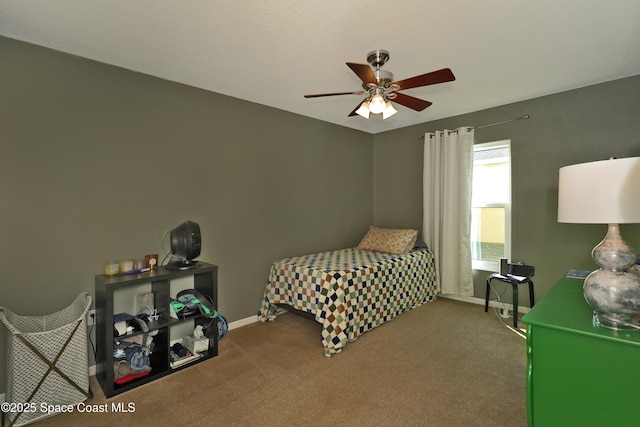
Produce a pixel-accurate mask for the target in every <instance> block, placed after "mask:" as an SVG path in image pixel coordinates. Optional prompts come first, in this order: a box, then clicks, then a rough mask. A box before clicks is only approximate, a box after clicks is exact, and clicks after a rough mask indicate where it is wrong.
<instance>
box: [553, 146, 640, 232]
mask: <svg viewBox="0 0 640 427" xmlns="http://www.w3.org/2000/svg"><path fill="white" fill-rule="evenodd" d="M558 222H569V223H580V224H625V223H638V222H640V157H629V158H624V159H612V160H602V161H598V162H590V163H581V164H577V165H571V166H565V167H562V168H560V175H559V183H558Z"/></svg>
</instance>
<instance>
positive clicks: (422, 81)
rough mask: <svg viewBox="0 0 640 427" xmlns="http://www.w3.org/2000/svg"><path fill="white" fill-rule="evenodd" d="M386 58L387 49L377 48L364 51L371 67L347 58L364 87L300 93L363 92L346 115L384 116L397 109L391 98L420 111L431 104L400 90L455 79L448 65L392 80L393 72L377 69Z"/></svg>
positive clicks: (326, 94)
mask: <svg viewBox="0 0 640 427" xmlns="http://www.w3.org/2000/svg"><path fill="white" fill-rule="evenodd" d="M388 60H389V52H388V51H386V50H381V49H378V50H374V51H371V52H369V53H368V54H367V62H368V63H369V64H371V66H372V67H375V70H374V69H372V68H371V67H370V66H369V65H367V64H357V63H354V62H347V66H348V67H349V68H351V70H352V71H353V72H354V73H356V75H357V76H358V77H359V78H360V80H362V88H363V89H364V90H359V91H354V92H334V93H320V94H314V95H305V96H304V97H305V98H319V97H323V96H336V95H367V97H366V98H365V99H364V100H363V101H362V102H360V104H358V106H357V107H356V108H354V109H353V111H351V113H349V115H348V116H349V117H351V116H355V115H356V114H357V115H360V116H362V117H364V118H366V119H368V118H369V113H373V114H382V118H383V119H386V118H388V117H391V116H393V115H394V114H395V113H397V112H398V111H397V110H396V109H395V108H394V107H393V105H391V102H397V103H398V104H400V105H404V106H405V107H409V108H411V109H412V110H416V111H422V110H424V109H425V108H427V107H428V106H430V105H431V102H429V101H425V100H423V99H419V98H415V97H413V96H409V95H406V94H404V93H401V92H400V91H401V90H405V89H412V88H415V87H421V86H428V85H433V84H438V83H444V82H450V81H453V80H455V79H456V78H455V76H454V75H453V73H452V72H451V70H450V69H449V68H443V69H441V70H437V71H432V72H430V73H426V74H421V75H419V76H415V77H411V78H408V79H404V80H398V81H393V74H391V73H390V72H389V71H385V70H381V69H380V67H382V66H383V65H384V64H385V63H386V62H387V61H388Z"/></svg>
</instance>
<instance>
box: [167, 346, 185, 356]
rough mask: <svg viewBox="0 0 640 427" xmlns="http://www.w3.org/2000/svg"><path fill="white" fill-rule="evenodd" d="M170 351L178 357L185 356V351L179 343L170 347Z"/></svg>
mask: <svg viewBox="0 0 640 427" xmlns="http://www.w3.org/2000/svg"><path fill="white" fill-rule="evenodd" d="M171 350H173V352H174V353H175V354H177V355H178V357H185V356H186V355H187V349H186V348H184V346H183V345H182V344H180V343H175V344H174V345H172V346H171Z"/></svg>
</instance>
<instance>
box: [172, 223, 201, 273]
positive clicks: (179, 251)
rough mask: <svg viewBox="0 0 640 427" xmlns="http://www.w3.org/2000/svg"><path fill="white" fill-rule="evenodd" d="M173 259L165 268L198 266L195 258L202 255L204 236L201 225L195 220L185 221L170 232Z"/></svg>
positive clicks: (175, 268)
mask: <svg viewBox="0 0 640 427" xmlns="http://www.w3.org/2000/svg"><path fill="white" fill-rule="evenodd" d="M170 240H171V260H170V261H169V263H168V264H167V265H166V267H165V268H167V269H169V270H186V269H189V268H195V267H197V266H198V261H194V259H195V258H197V257H198V256H200V249H201V248H202V237H201V235H200V226H199V225H198V224H197V223H195V222H193V221H185V222H183V223H182V224H180V225H179V226H177V227H176V228H174V229H173V230H171V233H170Z"/></svg>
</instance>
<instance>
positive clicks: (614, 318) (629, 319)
mask: <svg viewBox="0 0 640 427" xmlns="http://www.w3.org/2000/svg"><path fill="white" fill-rule="evenodd" d="M593 324H594V325H595V326H602V327H603V328H609V329H615V330H623V331H624V330H634V329H640V321H638V318H637V317H636V316H630V315H620V314H615V313H599V312H598V311H597V310H594V311H593Z"/></svg>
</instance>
